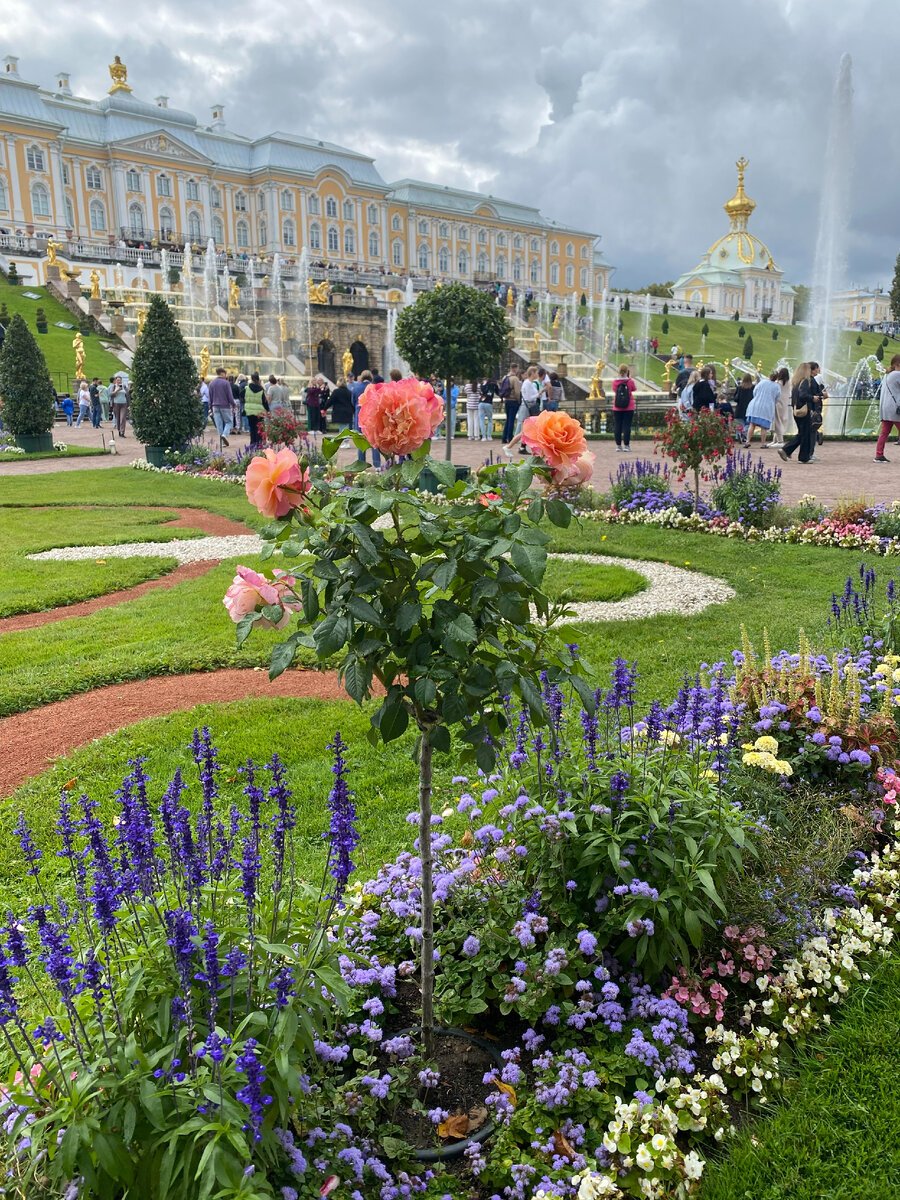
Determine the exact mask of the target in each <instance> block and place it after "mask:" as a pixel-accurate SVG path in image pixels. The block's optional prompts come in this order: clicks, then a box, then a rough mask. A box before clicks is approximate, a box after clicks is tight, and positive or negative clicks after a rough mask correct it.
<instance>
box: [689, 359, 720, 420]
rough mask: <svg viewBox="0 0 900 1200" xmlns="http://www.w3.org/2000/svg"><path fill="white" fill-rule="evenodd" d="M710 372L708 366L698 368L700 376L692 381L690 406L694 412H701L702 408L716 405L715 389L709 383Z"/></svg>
mask: <svg viewBox="0 0 900 1200" xmlns="http://www.w3.org/2000/svg"><path fill="white" fill-rule="evenodd" d="M711 374H712V372H711V371H710V369H709V367H701V368H700V378H699V379H698V380H697V381H696V382H695V383H694V389H693V391H692V392H691V407H692V408H693V410H694V412H702V411H703V409H704V408H715V407H716V389H715V388H714V387H713V385H712V384H711V383H710V381H709V379H710V375H711Z"/></svg>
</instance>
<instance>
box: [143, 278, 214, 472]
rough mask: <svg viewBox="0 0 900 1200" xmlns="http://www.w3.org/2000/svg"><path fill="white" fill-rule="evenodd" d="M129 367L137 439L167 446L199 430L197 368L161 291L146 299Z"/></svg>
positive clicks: (200, 407) (201, 421)
mask: <svg viewBox="0 0 900 1200" xmlns="http://www.w3.org/2000/svg"><path fill="white" fill-rule="evenodd" d="M131 372H132V373H131V423H132V425H133V426H134V432H135V436H136V437H137V438H138V439H139V441H142V442H143V443H144V444H145V445H147V446H165V447H167V448H171V447H173V446H176V447H177V446H183V445H184V444H185V443H186V442H189V441H190V440H191V438H193V437H197V436H198V435H199V434H201V433H202V432H203V426H204V419H203V405H202V404H201V402H200V395H199V390H198V389H199V386H200V378H199V376H198V374H197V368H196V366H195V365H194V360H193V359H192V358H191V352H190V350H189V349H188V344H187V342H186V341H185V340H184V338H183V337H182V335H181V330H180V329H179V328H178V325H177V323H176V321H175V317H174V315H173V314H172V310H171V309H170V308H169V306H168V304H166V302H165V300H163V298H162V296H154V297H153V298H152V299H151V301H150V307H149V309H148V310H147V320H146V322H145V324H144V332H143V334H142V335H141V340H140V342H139V343H138V348H137V350H136V351H135V355H134V363H133V365H132V369H131Z"/></svg>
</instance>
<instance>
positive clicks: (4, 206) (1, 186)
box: [0, 179, 9, 212]
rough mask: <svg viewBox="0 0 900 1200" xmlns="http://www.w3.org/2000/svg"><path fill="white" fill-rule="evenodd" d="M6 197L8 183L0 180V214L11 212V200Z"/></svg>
mask: <svg viewBox="0 0 900 1200" xmlns="http://www.w3.org/2000/svg"><path fill="white" fill-rule="evenodd" d="M6 197H7V192H6V183H5V181H4V180H2V179H0V212H9V200H7V198H6Z"/></svg>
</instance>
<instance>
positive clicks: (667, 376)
mask: <svg viewBox="0 0 900 1200" xmlns="http://www.w3.org/2000/svg"><path fill="white" fill-rule="evenodd" d="M677 365H678V364H677V362H676V361H675V359H674V358H670V359H669V361H668V362H667V363H666V374H665V381H666V383H671V382H672V368H673V367H676V366H677Z"/></svg>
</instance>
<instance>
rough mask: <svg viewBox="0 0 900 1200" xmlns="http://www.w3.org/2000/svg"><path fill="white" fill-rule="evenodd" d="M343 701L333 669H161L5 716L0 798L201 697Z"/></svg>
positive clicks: (0, 732) (204, 700) (0, 736)
mask: <svg viewBox="0 0 900 1200" xmlns="http://www.w3.org/2000/svg"><path fill="white" fill-rule="evenodd" d="M261 696H262V697H281V696H285V697H292V698H293V697H296V698H302V699H307V698H309V699H315V700H346V699H347V698H348V697H347V693H346V692H345V691H344V689H343V687H342V686H341V684H340V682H339V681H338V677H337V675H336V674H335V673H334V672H332V671H328V672H319V671H302V670H289V671H285V672H284V674H282V675H279V676H278V678H277V679H276V680H274V681H271V682H270V680H269V675H268V672H267V671H266V670H265V669H263V668H259V669H257V668H254V667H249V668H246V669H240V670H239V669H237V668H234V669H228V670H223V671H209V672H202V671H200V672H196V673H195V674H191V675H163V676H159V677H158V678H154V679H140V680H137V681H136V682H134V683H117V684H112V685H110V686H109V687H102V688H97V689H95V690H94V691H92V692H86V693H84V694H83V695H79V696H69V697H68V698H67V699H66V700H58V701H56V702H55V703H54V704H45V705H44V706H43V707H42V708H36V709H32V710H31V711H29V712H24V713H16V714H14V715H13V716H11V717H5V718H4V719H2V720H0V797H5V796H8V795H9V794H10V793H11V792H12V791H13V790H14V789H15V788H17V787H18V786H19V784H20V783H24V781H25V780H26V779H29V778H31V776H33V775H39V774H40V773H41V772H42V771H45V770H46V769H47V767H48V766H49V765H50V764H51V763H52V762H53V760H54V759H56V758H59V757H60V756H61V755H64V754H69V753H71V751H72V750H75V749H77V748H78V747H79V746H84V745H86V744H87V743H88V742H90V741H93V740H94V739H95V738H99V737H103V736H105V735H106V734H108V733H114V732H115V730H117V729H121V728H123V727H124V726H126V725H133V724H134V723H135V722H136V721H143V720H145V719H146V718H147V717H161V716H165V715H167V714H168V713H173V712H181V711H182V710H184V709H189V708H193V707H194V706H195V705H197V704H210V703H212V702H214V701H219V702H223V703H224V702H227V701H229V700H244V699H247V698H250V697H261Z"/></svg>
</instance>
